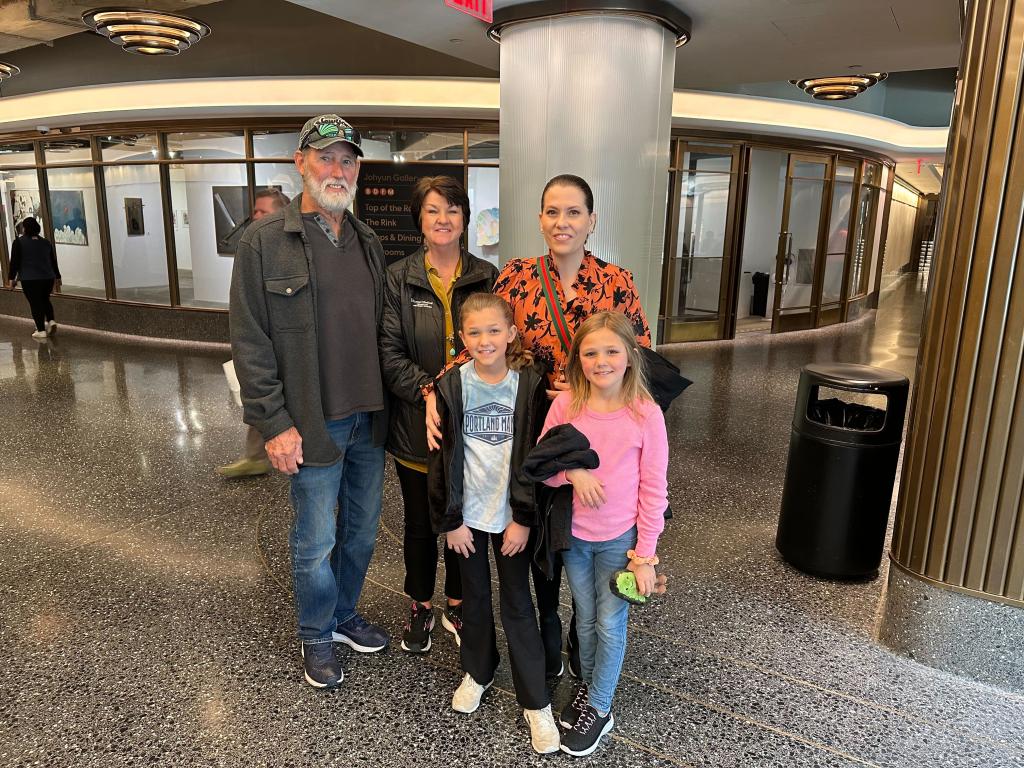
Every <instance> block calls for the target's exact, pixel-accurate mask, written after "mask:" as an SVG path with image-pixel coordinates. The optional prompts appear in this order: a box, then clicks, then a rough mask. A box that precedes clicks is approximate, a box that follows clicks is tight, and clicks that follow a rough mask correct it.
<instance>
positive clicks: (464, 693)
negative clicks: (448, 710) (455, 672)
mask: <svg viewBox="0 0 1024 768" xmlns="http://www.w3.org/2000/svg"><path fill="white" fill-rule="evenodd" d="M493 682H494V681H493V680H491V683H493ZM491 683H487V685H480V683H478V682H477V681H476V680H474V679H473V676H472V675H471V674H469V673H468V672H467V673H466V676H465V677H463V678H462V683H461V684H460V685H459V687H458V688H456V689H455V695H454V696H452V709H454V710H455V711H456V712H463V713H465V714H467V715H468V714H469V713H470V712H476V710H477V707H479V706H480V697H481V696H483V695H484V691H486V690H487V689H488V688H490V687H491Z"/></svg>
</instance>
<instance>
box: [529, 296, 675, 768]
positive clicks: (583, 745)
mask: <svg viewBox="0 0 1024 768" xmlns="http://www.w3.org/2000/svg"><path fill="white" fill-rule="evenodd" d="M634 333H635V329H634V327H633V325H632V324H631V323H630V322H629V320H628V319H627V318H626V316H625V315H623V314H621V313H619V312H600V313H598V314H596V315H593V316H591V317H590V318H589V319H587V320H586V321H585V322H584V323H583V324H582V325H581V326H580V327H579V328H578V329H577V331H576V335H575V336H574V337H573V342H572V348H571V351H570V353H569V362H568V365H567V366H566V372H565V373H566V379H567V381H568V384H569V391H567V392H562V393H560V394H559V395H558V397H556V398H555V400H554V402H553V403H552V404H551V409H550V410H549V411H548V415H547V419H546V420H545V421H544V434H546V433H547V432H548V430H550V429H552V428H554V427H556V426H558V425H560V424H571V425H572V426H573V427H575V428H576V429H577V430H578V431H579V432H580V433H582V434H583V435H584V436H585V437H586V438H587V440H589V442H590V448H591V449H592V450H593V451H595V452H596V453H597V455H598V458H599V459H600V464H599V466H598V467H597V468H596V469H592V470H591V469H570V470H568V471H563V472H559V473H558V474H556V475H554V476H553V477H551V478H550V479H548V480H545V481H544V482H545V484H547V485H550V486H555V487H557V486H559V485H565V484H571V485H572V523H571V527H572V535H571V536H570V539H569V541H570V544H569V549H568V550H566V551H564V552H563V553H562V561H563V563H564V565H565V573H566V576H567V577H568V579H569V589H570V590H571V591H572V598H573V604H574V605H575V607H576V630H577V633H578V635H579V644H580V667H581V669H580V680H579V682H578V683H577V684H576V691H575V694H574V696H573V698H572V699H571V700H570V701H569V704H568V705H566V706H565V708H564V709H563V710H562V712H561V714H560V715H559V721H560V722H561V724H562V725H563V726H564V727H566V728H568V729H569V731H568V732H567V733H566V734H565V735H564V736H563V737H562V744H561V748H562V751H563V752H568V753H569V754H570V755H577V756H579V755H589V754H590V753H591V752H593V751H594V750H595V749H597V745H598V743H599V742H600V740H601V737H602V736H604V735H605V734H606V733H608V732H609V731H610V730H611V729H612V727H613V726H614V724H615V718H614V717H613V716H612V697H613V695H614V694H615V688H616V686H617V685H618V682H619V675H620V674H621V672H622V662H623V659H624V658H625V655H626V625H627V622H628V620H629V603H627V602H625V601H624V600H621V599H619V597H618V596H616V595H615V594H613V593H612V591H611V589H610V587H609V584H610V582H611V580H612V577H613V576H614V574H615V572H616V571H619V570H622V569H624V568H628V569H629V570H630V571H632V572H633V574H634V576H635V577H636V585H637V589H638V590H639V592H640V594H642V595H645V596H646V595H650V594H652V593H653V592H654V591H656V590H659V585H658V584H657V583H656V579H657V575H656V574H655V571H654V566H655V565H657V564H658V556H657V555H656V554H655V552H656V550H657V545H658V536H659V535H660V534H661V531H662V529H663V528H664V527H665V517H664V515H665V508H666V507H667V506H668V479H667V476H668V435H667V433H666V429H665V417H664V416H663V415H662V412H661V409H660V408H659V407H658V406H657V404H656V403H655V402H654V398H653V397H652V396H651V394H650V392H649V391H648V389H647V381H646V377H645V374H644V362H643V358H642V357H641V354H640V349H639V345H638V344H637V340H636V337H635V335H634ZM660 589H661V590H663V589H664V587H663V586H661V587H660Z"/></svg>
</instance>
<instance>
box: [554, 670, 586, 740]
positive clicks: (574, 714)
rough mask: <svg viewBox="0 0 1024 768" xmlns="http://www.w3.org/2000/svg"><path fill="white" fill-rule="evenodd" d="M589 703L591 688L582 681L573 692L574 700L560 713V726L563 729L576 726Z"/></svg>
mask: <svg viewBox="0 0 1024 768" xmlns="http://www.w3.org/2000/svg"><path fill="white" fill-rule="evenodd" d="M589 701H590V688H589V687H588V686H587V684H586V683H584V682H583V681H582V680H580V681H579V682H578V683H576V690H575V691H574V692H573V696H572V698H571V699H569V703H568V704H566V705H565V706H564V707H562V711H561V712H559V713H558V722H559V724H560V725H561V726H562V727H563V728H570V729H571V728H572V727H573V726H575V725H576V721H577V720H579V717H580V714H581V713H582V712H583V710H585V709H586V708H587V703H588V702H589Z"/></svg>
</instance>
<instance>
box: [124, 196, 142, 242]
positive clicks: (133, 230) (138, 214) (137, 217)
mask: <svg viewBox="0 0 1024 768" xmlns="http://www.w3.org/2000/svg"><path fill="white" fill-rule="evenodd" d="M124 222H125V228H126V229H127V230H128V234H129V235H144V234H146V222H145V219H143V217H142V198H141V197H126V198H125V199H124Z"/></svg>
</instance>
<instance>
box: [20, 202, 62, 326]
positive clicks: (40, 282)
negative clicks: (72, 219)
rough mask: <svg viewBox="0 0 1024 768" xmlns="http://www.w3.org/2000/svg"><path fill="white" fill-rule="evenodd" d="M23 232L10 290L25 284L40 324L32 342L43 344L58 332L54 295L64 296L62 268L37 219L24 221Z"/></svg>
mask: <svg viewBox="0 0 1024 768" xmlns="http://www.w3.org/2000/svg"><path fill="white" fill-rule="evenodd" d="M21 228H22V231H23V233H24V234H22V235H20V236H18V238H16V239H15V241H14V247H13V248H12V249H11V269H10V272H9V273H8V275H9V281H8V287H10V288H13V287H14V286H15V285H16V284H17V283H18V281H19V280H20V281H21V290H22V292H23V293H24V294H25V299H26V300H27V301H28V306H29V309H30V310H31V312H32V319H33V320H35V323H36V329H35V331H34V332H33V333H32V338H33V339H37V340H40V341H41V340H43V339H45V338H47V336H48V335H49V334H51V333H53V332H54V331H56V330H57V323H56V321H55V320H54V319H53V304H52V303H51V302H50V294H51V293H52V292H53V291H55V290H56V292H57V293H60V283H61V278H60V268H59V267H58V266H57V253H56V251H54V249H53V244H52V243H51V242H50V241H49V240H47V239H46V238H45V237H43V236H42V235H40V232H41V231H42V230H41V228H40V226H39V222H38V221H36V219H35V217H34V216H29V217H28V218H26V219H25V220H24V221H22V222H21Z"/></svg>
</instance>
